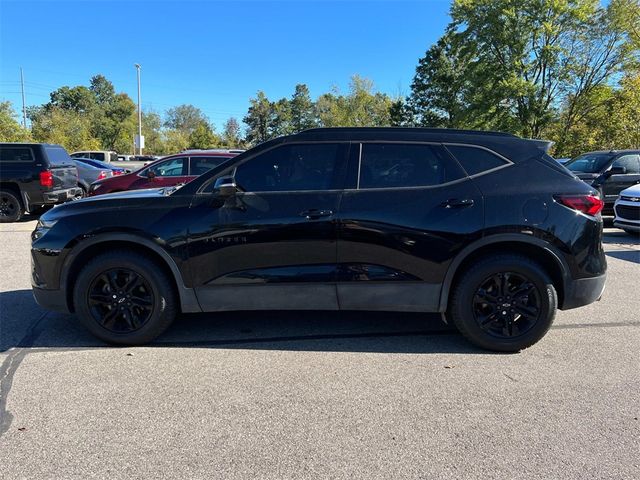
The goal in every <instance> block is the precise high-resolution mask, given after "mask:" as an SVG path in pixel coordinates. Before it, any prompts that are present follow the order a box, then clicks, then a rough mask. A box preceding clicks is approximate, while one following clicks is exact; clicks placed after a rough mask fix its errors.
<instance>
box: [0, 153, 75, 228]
mask: <svg viewBox="0 0 640 480" xmlns="http://www.w3.org/2000/svg"><path fill="white" fill-rule="evenodd" d="M81 194H82V190H81V189H80V188H79V187H78V170H77V169H76V166H75V165H74V163H73V161H72V160H71V158H70V157H69V154H68V153H67V151H66V150H65V149H64V148H62V147H61V146H60V145H51V144H46V143H0V222H3V223H6V222H17V221H18V220H20V218H21V217H22V215H23V214H24V213H25V212H28V213H36V212H37V211H38V210H39V209H40V208H41V207H44V206H46V205H55V204H57V203H62V202H66V201H67V200H71V199H73V198H76V197H77V196H79V195H81Z"/></svg>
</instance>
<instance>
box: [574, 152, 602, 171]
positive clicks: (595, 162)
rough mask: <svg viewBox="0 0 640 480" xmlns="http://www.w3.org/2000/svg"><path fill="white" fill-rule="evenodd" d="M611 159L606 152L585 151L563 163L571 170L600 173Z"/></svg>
mask: <svg viewBox="0 0 640 480" xmlns="http://www.w3.org/2000/svg"><path fill="white" fill-rule="evenodd" d="M609 160H611V155H610V154H608V153H586V154H584V155H580V156H579V157H577V158H574V159H573V160H569V161H568V162H567V163H565V164H564V166H565V167H566V168H568V169H569V170H571V171H572V172H583V173H600V171H601V170H602V169H603V168H604V167H605V166H606V165H607V163H608V162H609Z"/></svg>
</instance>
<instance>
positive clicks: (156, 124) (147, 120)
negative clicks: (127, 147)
mask: <svg viewBox="0 0 640 480" xmlns="http://www.w3.org/2000/svg"><path fill="white" fill-rule="evenodd" d="M134 132H137V130H134V131H132V132H131V134H130V140H129V141H130V143H132V141H133V138H134V135H135V133H134ZM142 135H144V143H145V147H144V150H145V152H146V153H149V154H154V155H161V154H164V153H169V152H167V151H165V146H164V142H163V138H162V119H161V118H160V115H158V114H157V113H156V112H154V111H146V112H145V111H144V110H143V111H142Z"/></svg>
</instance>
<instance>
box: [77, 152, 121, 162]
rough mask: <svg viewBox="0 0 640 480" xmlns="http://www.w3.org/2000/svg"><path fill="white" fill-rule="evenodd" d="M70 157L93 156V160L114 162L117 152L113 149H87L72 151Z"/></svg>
mask: <svg viewBox="0 0 640 480" xmlns="http://www.w3.org/2000/svg"><path fill="white" fill-rule="evenodd" d="M71 156H72V157H78V158H93V159H94V160H100V161H101V162H116V161H118V154H117V153H116V152H114V151H106V150H88V151H84V152H73V153H72V154H71Z"/></svg>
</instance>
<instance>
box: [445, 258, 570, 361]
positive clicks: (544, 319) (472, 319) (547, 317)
mask: <svg viewBox="0 0 640 480" xmlns="http://www.w3.org/2000/svg"><path fill="white" fill-rule="evenodd" d="M503 282H506V285H507V288H504V283H503ZM505 292H506V293H505ZM557 306H558V296H557V293H556V289H555V287H554V286H553V283H552V282H551V279H550V278H549V275H548V274H547V273H546V272H545V270H544V269H543V268H542V267H541V266H540V265H539V264H538V263H536V262H535V261H533V260H531V259H529V258H527V257H525V256H522V255H518V254H495V255H490V256H487V257H484V258H482V259H480V260H479V261H478V262H477V263H475V264H474V265H472V266H471V267H470V268H469V269H467V270H466V271H465V272H464V273H463V274H462V277H461V278H460V280H459V281H458V282H457V283H456V285H455V287H454V289H453V295H452V297H451V301H450V303H449V311H450V313H451V318H452V320H453V323H454V324H455V326H456V327H457V328H458V330H459V331H460V333H462V335H463V336H464V337H465V338H466V339H467V340H469V341H470V342H471V343H473V344H474V345H476V346H478V347H481V348H484V349H487V350H494V351H499V352H518V351H520V350H523V349H525V348H527V347H530V346H531V345H533V344H534V343H536V342H537V341H538V340H540V339H541V338H542V337H544V335H545V334H546V333H547V331H548V330H549V328H551V324H552V323H553V320H554V318H555V315H556V310H557ZM481 324H482V326H481Z"/></svg>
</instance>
